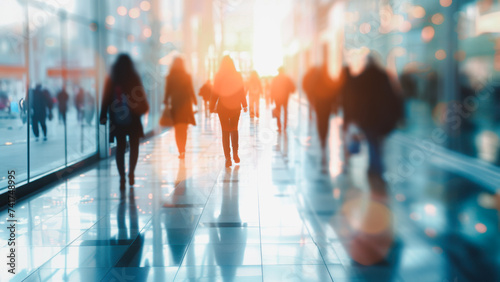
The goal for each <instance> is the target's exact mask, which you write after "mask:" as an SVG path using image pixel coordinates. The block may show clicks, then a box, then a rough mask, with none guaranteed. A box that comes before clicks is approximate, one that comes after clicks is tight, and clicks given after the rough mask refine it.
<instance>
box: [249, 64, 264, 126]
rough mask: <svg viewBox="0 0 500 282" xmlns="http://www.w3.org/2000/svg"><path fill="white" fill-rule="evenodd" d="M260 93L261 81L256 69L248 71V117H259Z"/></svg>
mask: <svg viewBox="0 0 500 282" xmlns="http://www.w3.org/2000/svg"><path fill="white" fill-rule="evenodd" d="M261 95H262V83H261V82H260V78H259V75H258V74H257V72H256V71H252V72H251V73H250V78H249V80H248V103H249V104H250V106H249V110H250V118H254V117H257V118H258V117H259V107H260V97H261Z"/></svg>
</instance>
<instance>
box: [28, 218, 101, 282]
mask: <svg viewBox="0 0 500 282" xmlns="http://www.w3.org/2000/svg"><path fill="white" fill-rule="evenodd" d="M99 220H100V219H99ZM99 220H98V221H97V222H99ZM97 222H96V223H94V224H93V225H92V226H90V227H89V228H88V229H87V230H86V231H85V232H83V233H82V234H80V236H78V237H76V238H75V239H74V240H73V241H71V242H70V243H69V244H67V245H66V246H64V247H63V248H61V250H60V251H59V252H57V253H55V254H54V255H53V256H52V257H50V258H49V259H48V260H47V261H45V262H44V263H42V264H41V265H40V266H39V267H37V268H36V269H35V270H34V271H33V272H31V273H30V274H29V275H28V276H26V278H24V279H23V280H22V281H26V279H28V278H29V277H31V276H32V275H33V274H35V273H37V272H38V271H40V270H41V269H42V268H43V266H44V265H46V264H47V263H48V262H49V261H50V260H52V259H53V258H55V257H56V256H57V255H59V254H60V253H61V252H62V251H63V250H65V249H66V248H68V247H69V246H70V245H71V244H72V243H74V242H75V241H76V240H78V238H80V237H81V236H82V235H83V234H85V233H86V232H87V231H89V230H90V229H91V228H92V227H94V226H95V225H96V224H97ZM106 274H107V273H106Z"/></svg>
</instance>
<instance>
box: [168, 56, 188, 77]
mask: <svg viewBox="0 0 500 282" xmlns="http://www.w3.org/2000/svg"><path fill="white" fill-rule="evenodd" d="M176 72H181V73H185V72H186V68H185V67H184V60H183V59H182V58H181V57H176V58H175V59H174V61H173V62H172V66H171V67H170V73H169V75H172V74H175V73H176Z"/></svg>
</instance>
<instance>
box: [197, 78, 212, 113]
mask: <svg viewBox="0 0 500 282" xmlns="http://www.w3.org/2000/svg"><path fill="white" fill-rule="evenodd" d="M198 96H200V97H201V98H202V99H203V111H204V112H205V116H208V115H209V114H210V97H211V96H212V82H211V81H210V80H207V81H206V82H205V83H204V84H203V86H202V87H201V88H200V92H199V93H198Z"/></svg>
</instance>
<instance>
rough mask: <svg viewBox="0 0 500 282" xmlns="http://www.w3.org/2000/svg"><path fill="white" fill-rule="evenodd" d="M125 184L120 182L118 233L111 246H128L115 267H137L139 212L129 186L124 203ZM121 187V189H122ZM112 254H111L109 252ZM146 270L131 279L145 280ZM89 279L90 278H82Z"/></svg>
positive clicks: (141, 243) (141, 246) (141, 247)
mask: <svg viewBox="0 0 500 282" xmlns="http://www.w3.org/2000/svg"><path fill="white" fill-rule="evenodd" d="M124 186H125V184H124V183H120V204H119V205H118V210H117V215H116V221H117V227H118V234H117V235H116V237H115V238H111V239H110V245H111V246H122V245H126V246H128V249H127V250H126V251H125V253H124V254H123V255H121V258H120V260H118V262H116V266H117V267H139V266H140V265H141V259H142V255H143V252H144V238H143V235H142V234H141V232H140V227H139V213H138V211H137V209H138V206H137V204H136V202H135V192H134V189H133V188H131V189H130V191H129V196H128V200H129V201H128V205H127V204H126V202H127V201H126V200H127V197H126V195H125V189H124V188H125V187H124ZM122 188H123V189H122ZM127 207H128V214H129V228H127V224H126V212H127ZM111 255H112V254H111ZM148 274H149V272H148V271H140V272H138V273H134V276H133V279H134V280H135V281H146V280H147V277H148ZM117 275H125V276H128V273H127V272H126V271H123V272H117V273H116V274H113V276H117ZM82 281H91V280H82Z"/></svg>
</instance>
